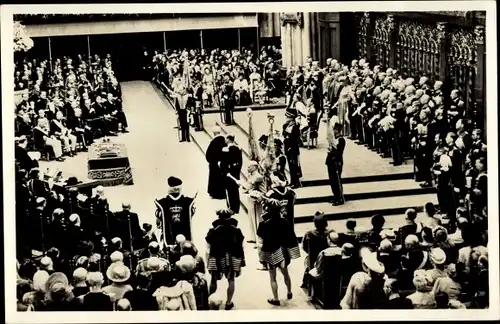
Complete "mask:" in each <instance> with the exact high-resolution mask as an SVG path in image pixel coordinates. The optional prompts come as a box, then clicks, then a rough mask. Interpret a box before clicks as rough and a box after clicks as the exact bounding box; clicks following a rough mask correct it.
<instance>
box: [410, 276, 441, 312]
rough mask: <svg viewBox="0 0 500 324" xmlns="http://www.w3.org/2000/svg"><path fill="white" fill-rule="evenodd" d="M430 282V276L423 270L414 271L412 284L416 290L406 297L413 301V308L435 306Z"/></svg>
mask: <svg viewBox="0 0 500 324" xmlns="http://www.w3.org/2000/svg"><path fill="white" fill-rule="evenodd" d="M431 282H432V278H431V277H429V276H428V275H427V274H426V272H425V271H424V270H416V271H415V273H414V274H413V285H414V286H415V289H416V290H417V291H416V292H414V293H413V294H411V295H410V296H408V299H409V300H411V302H412V303H413V308H415V309H431V308H436V300H435V298H434V294H433V293H432V292H431V287H430V284H431Z"/></svg>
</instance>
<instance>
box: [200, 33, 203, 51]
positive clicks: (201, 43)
mask: <svg viewBox="0 0 500 324" xmlns="http://www.w3.org/2000/svg"><path fill="white" fill-rule="evenodd" d="M200 46H201V47H200V48H201V49H203V30H200Z"/></svg>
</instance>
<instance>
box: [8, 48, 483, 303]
mask: <svg viewBox="0 0 500 324" xmlns="http://www.w3.org/2000/svg"><path fill="white" fill-rule="evenodd" d="M279 52H280V51H279V50H278V49H276V48H273V47H270V48H266V49H265V50H264V51H263V53H264V54H262V55H261V57H259V58H258V59H256V58H253V55H252V53H251V52H248V51H245V50H242V51H241V52H240V51H235V50H233V51H225V50H213V51H210V52H209V51H206V50H192V51H190V52H189V51H182V52H181V51H173V52H169V53H165V54H158V53H155V54H154V56H150V55H149V54H148V53H147V52H145V53H144V54H145V64H144V73H145V78H148V79H151V78H152V77H156V78H157V79H158V80H159V81H160V82H161V83H163V84H165V85H167V87H168V88H169V89H171V91H172V93H173V94H174V95H177V99H176V105H177V107H176V110H177V113H178V115H179V120H180V123H181V125H180V127H181V128H182V127H183V125H184V124H185V123H189V118H188V117H189V115H188V114H184V115H183V113H182V112H181V111H182V110H186V109H188V110H189V109H193V108H194V110H192V111H200V109H202V108H201V107H206V106H210V105H214V104H216V105H219V104H218V103H217V100H220V102H221V104H220V105H221V106H222V107H225V106H226V105H227V103H224V100H226V101H228V100H231V101H232V100H233V99H234V98H236V99H234V100H236V101H239V103H242V102H243V103H244V102H245V100H246V102H250V101H253V100H255V97H257V98H259V92H260V91H262V89H264V88H267V90H266V94H265V96H269V92H270V91H271V92H272V91H276V95H279V93H280V92H282V91H283V92H285V93H286V96H287V98H288V100H287V108H286V112H285V114H286V123H285V124H284V125H283V129H282V133H281V135H280V137H279V138H275V136H273V134H267V135H263V136H262V137H261V138H259V143H260V144H261V149H262V151H264V152H265V154H267V155H265V156H262V157H261V158H260V159H257V160H258V161H251V162H250V163H249V164H248V167H247V168H248V170H247V173H248V178H247V179H245V180H242V179H240V174H241V169H242V165H243V163H242V152H241V150H240V149H239V148H238V147H237V145H236V143H235V138H234V136H233V135H231V134H229V135H227V136H225V137H224V136H221V135H220V130H217V129H214V139H213V140H212V142H211V143H210V146H209V148H208V149H207V154H206V158H207V162H208V164H209V170H210V176H209V184H208V193H209V194H210V196H211V197H212V198H214V199H224V200H226V201H227V204H228V206H227V207H228V208H227V209H222V210H218V211H217V212H216V213H217V216H218V217H217V220H216V221H214V222H213V224H212V225H213V226H212V228H210V229H209V230H208V233H207V236H206V242H205V243H206V244H207V245H208V249H207V254H206V256H205V257H203V256H201V255H199V253H198V251H197V248H196V246H195V245H194V243H193V242H192V241H191V233H190V218H191V217H192V214H193V213H194V209H192V208H191V207H192V201H193V199H191V198H189V199H188V197H186V199H185V201H186V206H181V205H180V201H183V200H182V199H180V197H182V196H183V194H182V190H181V188H182V181H180V179H177V178H174V177H172V178H170V179H169V180H168V184H169V187H170V191H169V193H168V195H167V197H166V198H164V199H162V200H160V201H158V206H157V207H158V208H159V210H162V212H161V213H157V217H158V219H159V221H158V222H157V224H156V225H157V226H156V228H155V226H152V225H149V224H143V226H142V228H141V226H140V224H139V217H138V215H137V214H135V213H133V212H131V206H130V204H128V203H124V204H123V210H122V211H120V212H116V213H112V212H111V211H110V210H109V204H108V202H107V199H106V197H105V190H104V188H102V187H97V188H96V189H95V192H94V193H93V194H88V193H83V192H81V191H79V190H78V189H75V188H73V189H70V190H66V189H65V190H61V189H60V188H56V187H55V186H53V185H51V184H50V182H46V181H44V179H42V174H41V172H40V170H39V168H38V165H37V162H36V161H35V160H33V159H32V158H31V157H30V155H29V154H28V153H27V152H28V147H30V146H31V147H34V148H35V149H36V150H39V151H40V152H41V153H43V154H46V153H47V148H49V150H48V152H49V153H50V154H52V155H53V156H54V157H55V158H56V159H57V160H62V155H63V153H66V154H67V155H73V154H74V153H75V152H76V148H77V147H78V144H79V143H83V148H85V147H86V146H87V145H89V143H91V142H92V140H93V139H95V138H96V137H99V136H107V135H115V134H116V133H117V132H118V131H120V130H121V131H123V132H126V128H127V122H126V117H125V115H124V113H123V110H122V107H121V100H120V97H121V94H120V91H119V89H120V87H119V84H118V81H117V80H116V78H114V77H113V72H112V63H111V59H110V57H107V58H105V59H104V60H101V59H100V58H99V57H95V58H94V59H91V60H90V61H89V62H90V64H88V63H87V62H85V61H84V60H83V59H82V57H81V56H80V57H78V58H77V60H76V63H77V64H78V67H77V68H73V65H72V62H73V61H72V60H71V59H69V58H65V59H63V62H64V63H61V61H60V60H59V61H57V60H56V61H55V62H54V64H53V66H52V63H51V62H47V61H43V62H37V61H33V62H23V63H21V64H19V65H18V68H17V69H16V85H15V87H16V90H19V91H22V90H25V89H27V93H28V99H27V100H22V101H21V102H20V103H19V104H18V106H17V108H16V109H17V118H16V162H17V169H16V215H17V216H16V224H17V233H16V234H17V240H16V242H17V258H18V263H17V273H18V280H17V303H18V310H20V311H26V310H28V311H54V310H60V311H61V310H89V311H107V310H109V311H112V310H117V311H130V310H172V311H178V310H208V309H213V310H216V309H220V308H222V307H223V308H224V309H226V310H230V309H232V308H233V307H234V304H233V301H232V300H233V296H234V293H235V282H236V279H237V278H238V277H239V275H240V274H241V271H242V268H243V267H245V266H246V261H245V251H244V249H243V243H244V240H245V238H244V237H243V234H242V232H241V230H240V229H239V228H238V220H236V218H234V217H233V215H235V214H238V213H239V209H240V197H239V194H240V193H239V192H240V189H243V192H246V193H247V194H248V196H249V197H248V199H249V201H250V203H249V208H248V209H249V210H248V216H249V221H250V224H251V237H249V238H247V241H248V242H249V243H253V244H255V248H256V250H257V253H258V255H259V261H260V263H261V265H262V270H265V271H268V272H269V276H270V285H271V291H272V295H273V296H272V298H270V299H268V302H269V303H270V304H271V305H275V306H278V305H280V300H279V298H278V283H277V272H278V271H277V270H278V269H279V270H280V272H281V273H282V275H283V277H284V281H285V285H286V290H287V298H288V299H292V298H293V294H292V287H293V283H292V279H291V278H290V274H289V273H288V266H289V264H290V262H291V261H292V260H294V259H297V258H299V257H300V254H301V252H300V250H299V244H298V240H297V237H296V235H295V231H294V203H295V198H296V195H295V192H294V190H293V189H294V188H297V187H300V185H301V184H300V178H301V177H302V171H301V166H300V147H301V146H302V145H304V141H309V140H311V139H313V138H317V137H318V132H319V124H320V122H321V120H324V121H325V122H327V131H326V134H325V135H326V137H327V140H328V144H329V149H328V157H327V160H326V164H327V167H328V171H329V172H328V173H329V177H330V183H331V187H332V193H333V200H332V203H333V204H334V205H339V204H343V203H344V199H343V192H342V180H341V174H342V168H343V158H342V154H343V150H344V147H345V145H346V144H347V142H346V141H345V139H344V136H346V137H347V136H348V137H349V138H351V139H352V140H357V142H358V143H359V144H364V145H366V146H368V148H370V149H373V150H376V151H378V152H379V153H381V155H383V156H392V157H393V159H394V162H393V164H394V165H398V164H401V163H404V160H405V157H406V156H414V158H415V166H416V178H417V179H416V180H417V181H421V182H423V183H422V186H424V187H427V186H432V185H434V186H436V187H437V190H438V198H439V210H436V208H435V206H434V205H433V204H432V203H429V204H426V206H425V212H424V214H425V215H423V216H422V217H417V213H416V212H415V210H412V209H409V210H407V212H406V215H405V222H406V224H405V225H404V226H402V227H400V228H394V229H387V228H386V226H384V225H385V219H384V217H383V216H382V215H376V216H374V217H372V228H371V229H370V230H368V231H358V230H357V229H356V221H354V220H348V221H347V223H346V230H345V231H344V232H335V231H332V230H330V229H329V228H328V224H327V220H326V218H325V216H324V214H323V213H322V212H321V211H318V212H317V213H316V215H315V216H314V227H315V228H314V229H312V230H310V231H309V232H308V233H307V234H306V235H305V237H304V238H303V242H302V247H303V250H304V252H305V253H306V255H307V257H306V264H305V271H304V276H303V278H302V287H303V288H307V289H308V290H309V293H310V295H311V297H312V298H313V299H314V300H321V301H322V302H323V303H324V305H327V304H328V305H329V306H328V307H329V308H342V309H395V308H396V309H400V308H404V309H410V308H440V309H444V308H465V307H467V308H487V307H488V295H489V287H488V250H487V244H488V237H487V233H488V226H487V223H488V222H487V162H486V161H487V160H486V145H485V143H484V142H483V140H484V138H483V134H482V131H481V129H480V128H479V125H477V124H475V123H474V121H473V120H472V119H470V118H468V117H467V114H466V112H465V110H464V103H463V99H462V98H461V97H460V93H459V92H458V91H457V90H452V91H451V93H450V94H444V93H443V92H442V90H441V88H442V86H443V82H441V81H436V82H435V83H434V84H433V85H431V83H430V81H429V79H428V78H427V77H425V76H424V77H422V78H420V79H419V82H415V79H413V78H403V77H401V76H400V75H399V74H398V72H397V71H396V70H394V69H391V68H388V69H387V70H386V71H385V72H382V71H381V68H380V67H379V66H375V67H373V68H372V67H370V66H369V64H368V63H367V62H365V61H364V60H359V61H353V62H352V64H351V66H347V65H344V64H341V63H339V62H337V61H336V60H332V59H328V60H327V62H326V63H327V65H326V67H325V68H320V67H319V64H318V62H313V61H312V60H311V59H309V58H308V59H307V60H306V66H304V67H296V68H294V69H293V70H290V71H289V72H288V74H287V77H286V80H285V82H284V83H283V84H281V83H280V82H281V78H280V68H279V66H278V65H277V64H275V62H276V61H279V56H280V55H279ZM150 62H154V65H151V64H150ZM32 70H33V71H32ZM252 75H253V77H252ZM263 79H264V80H265V81H264V82H263V81H262V80H263ZM258 84H262V85H263V87H262V88H259V86H257V87H256V85H258ZM219 89H220V90H219ZM218 93H220V96H218ZM184 96H187V99H186V100H184V99H183V98H184ZM446 96H449V100H448V98H445V97H446ZM103 98H106V99H103ZM190 98H192V100H191V99H190ZM190 105H191V106H190ZM186 107H187V108H186ZM191 107H193V108H191ZM233 107H234V104H233ZM196 114H197V113H196V112H195V113H194V114H193V115H195V116H196ZM199 116H200V119H201V112H200V113H199ZM75 120H76V122H75ZM224 120H225V122H226V123H228V124H231V123H232V114H228V115H226V116H225V118H224ZM192 123H193V125H194V126H195V128H198V129H199V130H201V128H202V122H200V120H198V121H196V118H195V119H194V120H192ZM75 125H76V126H75ZM40 134H41V135H40ZM182 139H183V140H189V133H187V134H185V133H184V134H183V135H182ZM271 143H272V145H271ZM271 149H272V150H273V153H272V154H270V152H269V150H271ZM270 156H272V157H273V158H274V160H271V161H270V160H269V157H270ZM269 163H271V164H272V165H268V164H269ZM287 164H288V166H289V168H288V169H289V176H287V172H286V171H285V168H286V165H287ZM73 180H75V179H70V180H68V183H67V184H68V185H70V184H73V183H74V181H73ZM176 202H177V203H176ZM169 204H170V205H169ZM176 204H177V205H176ZM184 207H186V208H185V209H184ZM186 215H187V216H186ZM439 215H440V216H439ZM160 216H161V217H160ZM438 216H439V217H438ZM167 223H168V233H167V230H166V228H165V224H167ZM185 224H187V225H186V226H184V225H185ZM207 273H209V274H210V282H208V281H207V279H206V278H207V277H206V274H207ZM223 278H226V280H227V281H228V289H227V298H226V301H225V303H224V302H223V300H222V299H221V298H219V297H216V291H217V286H218V281H219V280H221V279H223ZM223 303H224V305H222V304H223Z"/></svg>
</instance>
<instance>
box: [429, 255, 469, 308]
mask: <svg viewBox="0 0 500 324" xmlns="http://www.w3.org/2000/svg"><path fill="white" fill-rule="evenodd" d="M458 279H459V274H458V272H457V268H456V265H455V264H454V263H452V264H450V265H448V267H447V268H446V275H444V276H441V277H438V278H436V280H435V283H434V288H433V290H432V293H433V294H434V295H437V294H438V293H440V292H444V293H446V295H448V298H449V299H450V300H453V299H455V300H458V299H459V297H460V295H461V293H462V286H461V285H460V283H459V282H458Z"/></svg>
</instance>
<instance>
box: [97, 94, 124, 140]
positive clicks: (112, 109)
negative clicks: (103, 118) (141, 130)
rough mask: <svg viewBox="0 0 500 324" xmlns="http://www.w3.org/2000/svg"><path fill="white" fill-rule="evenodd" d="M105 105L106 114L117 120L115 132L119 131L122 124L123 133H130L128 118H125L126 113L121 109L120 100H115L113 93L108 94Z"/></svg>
mask: <svg viewBox="0 0 500 324" xmlns="http://www.w3.org/2000/svg"><path fill="white" fill-rule="evenodd" d="M103 105H104V108H105V111H106V114H108V115H110V117H112V118H113V119H115V120H116V123H115V128H114V129H113V131H118V130H119V124H121V131H122V133H128V130H127V127H128V123H127V117H126V116H125V113H124V112H123V109H122V107H121V102H119V100H118V99H117V98H115V97H114V96H113V94H112V93H108V94H107V100H106V101H105V102H104V104H103Z"/></svg>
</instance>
